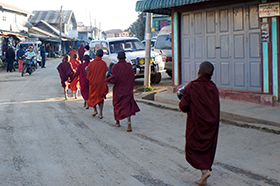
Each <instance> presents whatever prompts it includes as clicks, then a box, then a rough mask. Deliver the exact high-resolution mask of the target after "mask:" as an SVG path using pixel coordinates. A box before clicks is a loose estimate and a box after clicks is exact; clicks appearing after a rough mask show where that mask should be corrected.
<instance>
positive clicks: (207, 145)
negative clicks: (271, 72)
mask: <svg viewBox="0 0 280 186" xmlns="http://www.w3.org/2000/svg"><path fill="white" fill-rule="evenodd" d="M213 71H214V66H213V64H212V63H210V62H208V61H205V62H203V63H201V64H200V66H199V70H198V73H197V74H198V78H197V79H195V80H193V81H191V82H190V83H189V84H188V85H187V86H186V88H185V89H183V91H182V93H183V96H182V98H181V101H180V103H179V107H180V110H181V111H183V112H187V114H188V117H187V125H186V135H185V137H186V145H185V155H186V160H187V161H188V162H189V163H190V164H191V165H192V166H193V167H194V168H196V169H199V170H201V178H200V179H199V180H197V181H195V183H197V184H198V185H200V186H202V185H206V184H207V183H206V181H207V178H208V177H209V176H210V172H209V171H211V170H212V168H211V167H212V164H213V161H214V157H215V152H216V146H217V140H218V130H219V121H220V101H219V91H218V89H217V87H216V85H215V83H214V82H213V81H211V77H212V75H213Z"/></svg>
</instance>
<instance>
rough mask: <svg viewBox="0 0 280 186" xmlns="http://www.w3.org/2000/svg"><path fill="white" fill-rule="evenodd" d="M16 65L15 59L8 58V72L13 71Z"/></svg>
mask: <svg viewBox="0 0 280 186" xmlns="http://www.w3.org/2000/svg"><path fill="white" fill-rule="evenodd" d="M13 66H14V61H13V60H8V59H7V72H8V71H10V72H12V70H13Z"/></svg>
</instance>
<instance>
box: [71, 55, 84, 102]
mask: <svg viewBox="0 0 280 186" xmlns="http://www.w3.org/2000/svg"><path fill="white" fill-rule="evenodd" d="M70 63H71V65H72V67H73V69H75V71H76V70H77V68H78V66H79V65H80V64H81V61H80V60H78V55H77V54H74V55H73V59H72V60H70ZM70 89H71V91H72V97H74V92H75V99H77V96H78V90H80V82H79V77H78V76H76V77H75V78H74V80H73V81H72V82H71V83H70Z"/></svg>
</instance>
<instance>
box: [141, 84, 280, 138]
mask: <svg viewBox="0 0 280 186" xmlns="http://www.w3.org/2000/svg"><path fill="white" fill-rule="evenodd" d="M135 99H136V101H138V102H144V103H147V104H150V105H154V106H158V107H162V108H166V109H172V110H177V111H179V107H178V104H179V99H178V98H177V94H176V93H169V92H167V89H160V90H156V91H153V92H144V93H140V94H138V95H135ZM220 110H221V112H220V121H221V122H223V123H227V124H233V125H237V126H241V127H248V128H255V129H257V130H263V131H267V132H272V133H276V134H280V107H278V106H277V107H271V106H262V105H258V104H253V103H247V102H246V103H245V102H239V101H233V100H226V99H220Z"/></svg>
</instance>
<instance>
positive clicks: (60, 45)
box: [59, 5, 62, 56]
mask: <svg viewBox="0 0 280 186" xmlns="http://www.w3.org/2000/svg"><path fill="white" fill-rule="evenodd" d="M59 26H60V29H59V30H60V32H59V41H60V44H59V49H60V56H62V39H61V30H62V5H61V7H60V25H59Z"/></svg>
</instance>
